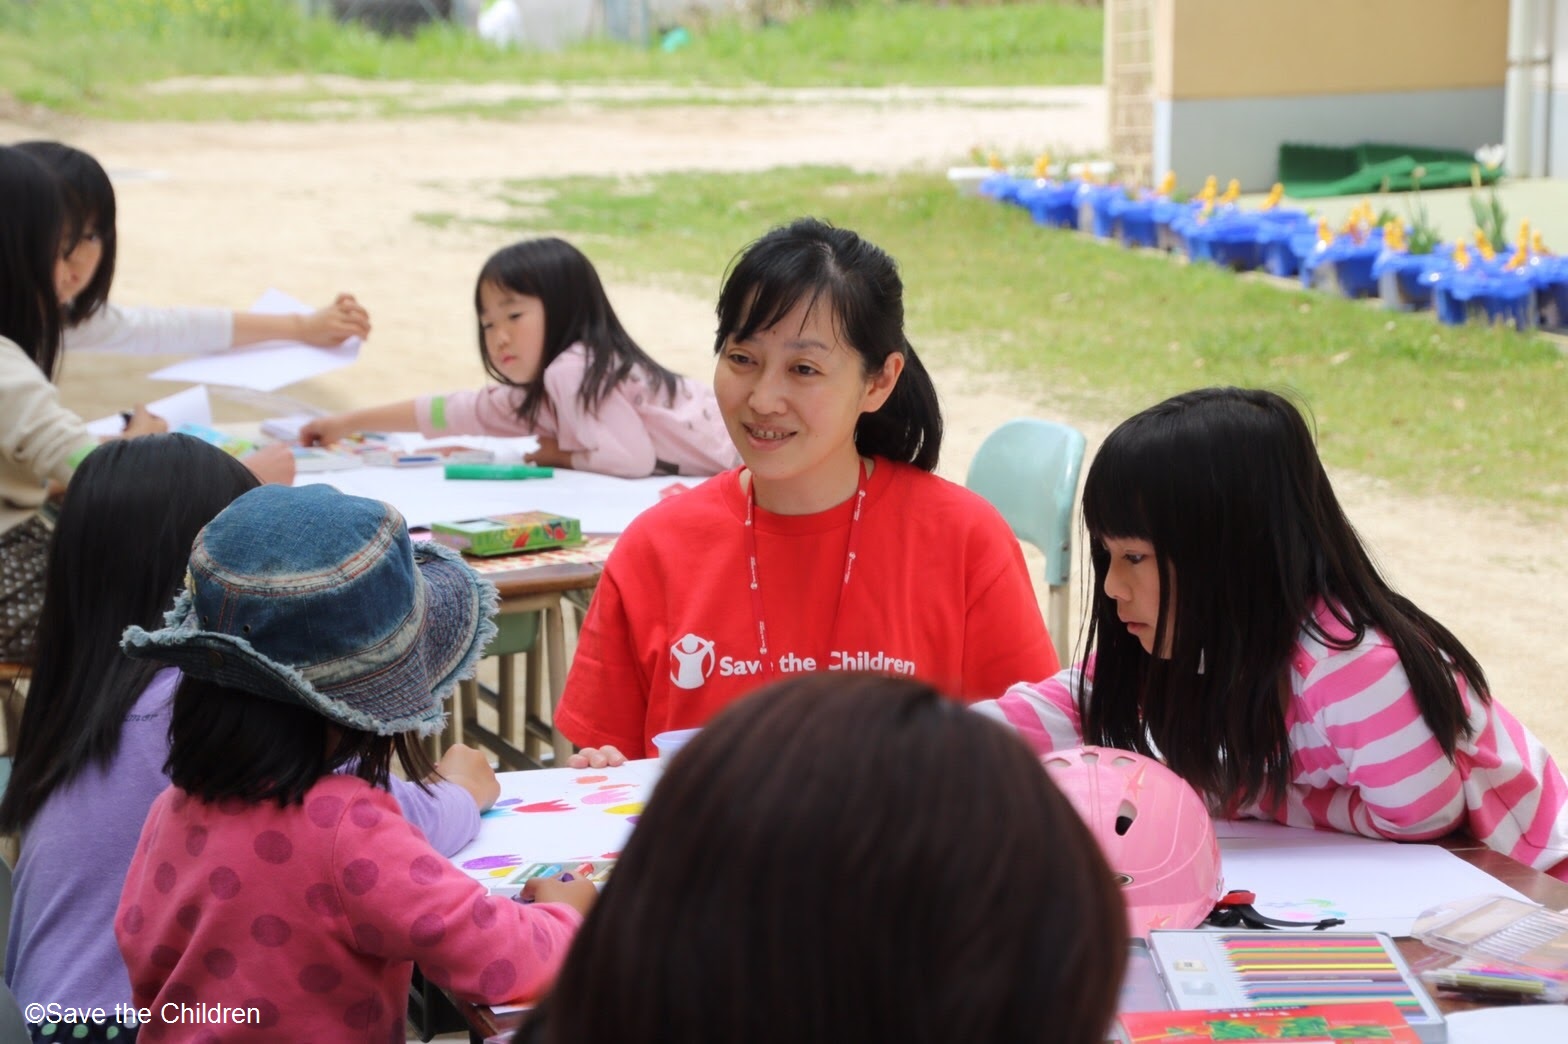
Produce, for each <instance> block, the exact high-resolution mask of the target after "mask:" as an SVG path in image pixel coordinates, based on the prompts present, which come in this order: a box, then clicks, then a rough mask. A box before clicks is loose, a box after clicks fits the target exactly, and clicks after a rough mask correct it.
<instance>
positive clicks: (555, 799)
mask: <svg viewBox="0 0 1568 1044" xmlns="http://www.w3.org/2000/svg"><path fill="white" fill-rule="evenodd" d="M659 769H660V765H659V760H658V759H657V758H649V759H647V760H644V761H628V762H627V763H626V764H624V765H621V766H620V767H618V768H605V769H572V768H565V769H542V770H535V771H532V772H501V773H497V775H496V778H497V779H498V780H500V783H501V796H500V797H499V798H497V799H496V803H495V804H494V805H493V806H491V808H490V811H488V812H486V813H485V814H484V815H483V816H482V817H480V820H479V836H478V837H476V838H474V840H472V841H470V842H469V843H468V845H467V846H466V847H464V848H463V849H461V850H460V851H458V852H457V854H455V855H454V856H452V862H453V863H456V864H457V867H458V869H460V870H462V871H463V872H464V873H466V874H468V876H470V877H472V878H474V879H475V880H476V881H479V882H480V883H481V884H484V885H485V886H486V887H491V886H495V887H499V886H500V885H501V883H502V882H504V881H505V880H506V879H507V878H509V877H511V876H512V875H513V874H515V873H516V872H517V871H518V870H520V869H521V868H523V867H525V866H528V865H529V864H530V863H545V862H564V861H567V860H572V859H578V860H582V859H616V858H619V857H620V852H621V848H622V847H624V846H625V844H626V839H627V838H628V837H630V836H631V833H632V828H633V827H634V826H635V825H636V822H637V817H638V816H639V815H640V814H641V813H642V808H643V805H644V803H645V802H647V800H648V795H649V794H651V793H652V792H653V786H654V784H655V783H656V782H658V779H659Z"/></svg>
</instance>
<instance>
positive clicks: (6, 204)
mask: <svg viewBox="0 0 1568 1044" xmlns="http://www.w3.org/2000/svg"><path fill="white" fill-rule="evenodd" d="M64 222H65V219H64V207H63V206H62V204H61V202H60V186H59V182H58V180H57V179H56V178H55V176H54V175H53V174H51V173H50V172H49V170H48V168H47V167H45V166H44V165H43V164H42V163H40V162H38V160H37V159H35V158H34V157H32V156H29V155H27V154H26V153H25V152H22V151H21V150H20V149H17V148H15V147H13V146H7V145H0V337H7V338H10V339H11V340H12V341H15V342H16V343H17V345H19V346H20V347H21V349H22V351H24V352H26V353H27V357H28V358H29V359H31V360H33V362H34V363H36V364H37V366H38V368H39V369H40V370H42V371H43V373H44V376H46V377H48V378H49V379H50V380H53V379H54V373H55V363H56V362H57V360H58V359H59V355H60V333H61V315H60V295H59V291H58V290H57V289H56V288H55V281H54V276H55V266H56V265H57V264H58V263H59V260H60V258H61V256H62V252H61V250H60V247H61V245H62V238H63V235H64Z"/></svg>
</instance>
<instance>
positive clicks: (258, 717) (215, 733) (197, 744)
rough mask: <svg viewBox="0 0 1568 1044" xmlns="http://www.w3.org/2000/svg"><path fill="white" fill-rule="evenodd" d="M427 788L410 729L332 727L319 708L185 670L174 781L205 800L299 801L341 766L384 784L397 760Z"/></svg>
mask: <svg viewBox="0 0 1568 1044" xmlns="http://www.w3.org/2000/svg"><path fill="white" fill-rule="evenodd" d="M394 756H395V757H396V758H397V759H398V762H399V764H400V765H401V766H402V768H403V773H404V775H405V776H407V778H409V779H411V780H413V781H415V782H416V784H417V785H418V786H419V787H420V788H422V789H429V788H428V785H427V783H426V782H425V779H426V777H428V776H429V775H430V773H431V772H432V771H433V770H434V767H435V766H433V765H432V764H431V763H430V758H429V756H428V755H426V754H425V748H424V745H423V744H421V743H420V742H419V741H418V740H417V739H416V738H415V737H414V736H413V734H412V733H407V732H402V733H398V734H397V735H395V736H380V735H377V734H376V733H373V732H365V731H363V730H361V729H350V728H346V727H343V726H338V725H334V724H333V723H332V722H330V721H328V720H327V719H326V718H325V717H323V716H322V715H321V713H320V712H319V711H317V710H314V709H313V708H310V707H306V706H303V705H300V704H294V703H285V702H283V701H281V700H276V699H271V698H269V697H266V696H258V695H256V694H255V693H251V692H246V691H245V690H243V689H236V688H234V687H233V686H228V685H223V684H220V683H218V682H214V681H208V680H207V679H205V678H196V677H192V676H191V675H186V676H185V677H184V678H182V679H181V680H180V687H179V689H178V690H176V691H175V693H174V710H173V713H172V715H171V716H170V720H169V760H168V761H167V762H166V763H165V764H164V771H166V772H167V773H168V774H169V782H170V783H173V784H174V785H175V786H176V787H179V788H180V789H181V790H183V791H185V792H186V793H187V794H189V795H191V796H192V797H194V798H197V799H199V800H202V801H209V802H221V801H229V802H237V803H239V804H241V805H259V804H262V803H264V802H268V801H272V802H275V803H276V804H277V805H278V807H279V808H283V807H285V806H288V805H298V804H301V803H302V802H303V801H304V800H305V795H306V794H307V793H309V792H310V788H311V787H313V786H315V785H316V783H317V781H319V780H320V779H321V778H322V777H323V776H326V775H329V774H331V773H333V772H337V771H339V770H342V771H345V772H346V773H347V774H349V775H354V776H357V777H359V778H360V779H362V780H364V781H365V782H367V783H369V784H370V785H371V786H373V787H379V788H380V789H382V790H386V789H388V786H389V784H390V781H391V778H392V759H393V757H394Z"/></svg>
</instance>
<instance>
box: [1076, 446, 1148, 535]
mask: <svg viewBox="0 0 1568 1044" xmlns="http://www.w3.org/2000/svg"><path fill="white" fill-rule="evenodd" d="M1137 471H1138V469H1137V468H1136V467H1135V466H1134V464H1133V460H1132V455H1130V454H1125V453H1121V452H1118V450H1117V448H1116V447H1115V446H1113V445H1111V444H1107V445H1105V446H1102V447H1101V448H1100V453H1099V455H1098V456H1097V457H1096V458H1095V461H1094V464H1093V466H1092V467H1090V469H1089V477H1088V479H1087V480H1086V481H1085V482H1084V486H1083V524H1084V528H1086V529H1087V530H1088V531H1089V534H1090V536H1091V538H1092V539H1095V540H1100V539H1104V538H1106V537H1119V538H1121V539H1124V540H1149V541H1151V542H1152V540H1153V535H1152V533H1151V532H1150V526H1149V518H1148V511H1147V510H1146V507H1145V504H1144V500H1143V490H1145V489H1146V488H1148V487H1147V486H1146V485H1145V478H1146V477H1145V476H1143V475H1139V474H1136V473H1135V472H1137Z"/></svg>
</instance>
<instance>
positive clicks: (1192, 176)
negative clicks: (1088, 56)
mask: <svg viewBox="0 0 1568 1044" xmlns="http://www.w3.org/2000/svg"><path fill="white" fill-rule="evenodd" d="M1154 2H1155V3H1156V5H1157V6H1156V12H1155V27H1156V34H1157V41H1156V61H1155V91H1154V93H1155V135H1154V137H1155V147H1154V152H1155V155H1154V169H1156V170H1166V169H1171V170H1175V171H1176V172H1177V174H1178V175H1179V176H1181V178H1182V181H1183V182H1184V183H1187V182H1194V181H1198V180H1201V179H1202V178H1203V177H1205V176H1207V175H1208V174H1215V175H1218V176H1219V178H1220V179H1221V180H1222V181H1223V180H1225V179H1228V178H1232V177H1234V178H1239V179H1240V180H1241V182H1242V185H1243V187H1244V188H1246V189H1249V190H1257V189H1264V188H1267V187H1268V185H1269V184H1270V183H1271V182H1272V181H1273V180H1274V179H1275V174H1276V167H1277V156H1278V150H1279V146H1280V145H1281V144H1282V143H1284V142H1287V141H1289V142H1309V143H1313V144H1321V145H1354V144H1357V143H1358V142H1363V141H1383V142H1393V143H1403V144H1412V145H1433V146H1447V147H1453V148H1462V149H1466V150H1470V149H1475V148H1478V147H1480V146H1482V145H1487V144H1494V143H1496V142H1499V141H1501V140H1502V132H1503V80H1504V75H1505V72H1506V69H1507V58H1508V2H1509V0H1154ZM1556 2H1558V3H1560V4H1568V0H1556Z"/></svg>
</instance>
